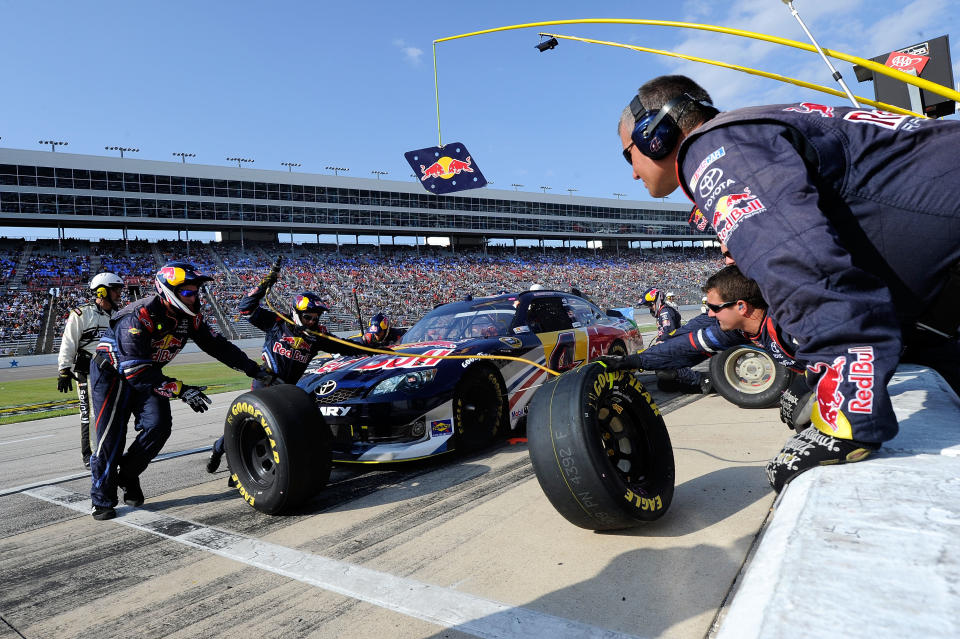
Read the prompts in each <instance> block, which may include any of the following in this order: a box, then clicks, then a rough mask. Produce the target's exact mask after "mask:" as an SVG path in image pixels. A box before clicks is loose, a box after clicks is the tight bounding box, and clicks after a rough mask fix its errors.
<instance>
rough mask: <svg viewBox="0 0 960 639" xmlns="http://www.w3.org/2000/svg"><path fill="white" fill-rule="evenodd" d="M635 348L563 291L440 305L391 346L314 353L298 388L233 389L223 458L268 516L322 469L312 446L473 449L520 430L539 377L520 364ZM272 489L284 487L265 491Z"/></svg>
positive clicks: (577, 360)
mask: <svg viewBox="0 0 960 639" xmlns="http://www.w3.org/2000/svg"><path fill="white" fill-rule="evenodd" d="M614 315H619V313H615V314H614ZM642 346H643V338H642V337H641V335H640V333H639V332H638V331H637V329H636V327H635V326H633V325H632V324H631V323H630V322H629V321H627V320H625V319H623V318H622V317H611V316H607V314H605V313H604V312H603V311H601V310H600V309H599V308H597V307H596V306H594V305H593V304H591V303H590V302H588V301H586V300H584V299H583V298H581V297H577V296H575V295H572V294H570V293H565V292H560V291H550V290H537V291H524V292H521V293H513V294H502V295H496V296H493V297H485V298H476V299H472V300H469V301H462V302H453V303H450V304H444V305H442V306H439V307H437V308H435V309H433V310H432V311H431V312H429V313H428V314H427V315H426V316H425V317H424V318H423V319H421V320H420V321H419V322H417V323H416V324H415V325H414V326H412V327H411V328H410V329H409V330H408V331H407V332H406V333H405V334H404V336H403V338H402V340H401V341H400V343H399V344H397V345H395V346H393V347H392V349H391V350H392V351H394V353H391V354H377V355H372V356H369V357H357V356H342V357H336V358H328V359H325V360H320V361H317V362H316V364H315V365H313V366H312V367H309V368H308V369H307V370H306V372H305V373H304V376H303V377H302V378H301V379H300V381H299V383H298V384H297V387H298V388H295V387H293V386H290V385H287V386H280V387H273V388H267V389H261V390H258V391H251V392H250V393H245V394H244V395H241V396H239V397H238V398H237V399H236V400H235V401H234V403H233V405H232V406H231V409H230V413H229V414H228V416H227V424H226V426H225V429H224V431H225V432H224V435H225V443H226V450H227V459H228V461H229V463H230V468H231V471H232V473H233V479H234V480H235V481H236V482H237V488H238V490H239V491H240V493H241V495H242V496H244V498H245V499H247V501H248V502H249V503H250V504H251V505H253V506H254V507H255V508H257V509H258V510H263V511H264V512H279V511H280V510H283V509H287V508H289V507H291V506H292V505H293V504H294V503H296V502H299V501H302V500H303V499H305V498H306V496H309V495H312V494H314V492H316V490H317V484H319V485H321V486H322V485H323V484H325V483H326V481H327V478H328V477H329V465H327V466H326V469H325V470H324V468H323V467H322V466H323V464H322V463H319V461H318V460H320V459H321V458H322V457H323V453H324V452H325V451H322V450H319V449H318V448H317V447H327V448H328V449H329V457H330V459H331V460H332V461H334V462H343V463H383V462H397V461H405V460H415V459H423V458H426V457H431V456H434V455H440V454H443V453H447V452H450V451H453V450H467V451H469V450H475V449H478V448H480V447H482V446H484V445H486V444H488V443H490V442H491V441H492V440H493V439H494V438H495V437H496V436H498V435H502V434H505V433H507V432H509V431H514V432H519V431H520V430H521V428H522V426H523V424H524V421H525V417H526V414H527V404H528V402H529V401H530V399H531V397H532V396H533V393H534V392H535V390H536V389H537V388H538V387H539V386H540V384H541V383H543V381H545V380H546V378H547V376H548V375H550V374H549V373H548V372H547V371H545V370H543V369H541V368H538V367H536V366H534V365H533V364H531V363H530V362H535V363H537V364H540V365H542V366H544V367H546V368H549V369H551V370H554V371H557V372H563V371H566V370H569V369H572V368H574V367H575V366H577V365H578V364H581V363H584V362H586V361H590V360H594V359H597V358H598V357H600V356H601V355H605V354H608V353H609V354H620V355H625V354H627V353H634V352H636V351H637V350H638V349H640V348H642ZM412 355H417V356H426V357H425V358H422V357H413V356H412ZM445 356H457V359H441V358H442V357H445ZM487 356H499V357H502V358H503V359H494V358H488V357H487ZM522 360H527V361H522ZM298 389H299V390H298ZM310 449H314V450H312V451H311V450H310ZM304 451H307V452H306V453H304ZM295 466H299V467H300V468H299V469H296V470H294V467H295ZM307 467H309V468H307ZM304 483H306V484H310V485H312V492H311V489H304V488H303V487H302V484H304ZM278 485H279V486H282V488H283V491H285V492H284V494H279V495H278V494H276V493H278V492H282V491H278V488H277V486H278ZM308 493H309V495H308Z"/></svg>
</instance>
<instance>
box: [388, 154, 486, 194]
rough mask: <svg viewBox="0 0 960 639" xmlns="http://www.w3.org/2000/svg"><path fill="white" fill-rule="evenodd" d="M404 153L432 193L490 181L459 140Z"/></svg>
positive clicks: (448, 191) (466, 187)
mask: <svg viewBox="0 0 960 639" xmlns="http://www.w3.org/2000/svg"><path fill="white" fill-rule="evenodd" d="M403 156H404V157H405V158H406V159H407V163H408V164H410V168H411V169H413V171H414V173H415V174H416V175H417V176H418V177H419V178H420V184H422V185H423V188H425V189H426V190H427V191H429V192H430V193H435V194H437V195H442V194H444V193H454V192H456V191H464V190H467V189H478V188H480V187H482V186H486V185H487V180H486V178H484V177H483V173H481V172H480V168H479V167H478V166H477V165H476V162H474V160H473V158H472V157H471V156H470V152H469V151H467V147H466V146H464V145H463V144H461V143H459V142H453V143H451V144H446V145H444V146H434V147H429V148H426V149H418V150H416V151H408V152H406V153H404V154H403Z"/></svg>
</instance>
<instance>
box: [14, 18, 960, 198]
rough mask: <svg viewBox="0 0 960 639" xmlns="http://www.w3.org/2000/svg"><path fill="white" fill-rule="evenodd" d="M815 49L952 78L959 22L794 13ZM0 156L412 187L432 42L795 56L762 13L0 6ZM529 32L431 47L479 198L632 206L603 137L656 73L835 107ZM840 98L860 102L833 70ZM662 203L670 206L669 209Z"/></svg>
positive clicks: (749, 61)
mask: <svg viewBox="0 0 960 639" xmlns="http://www.w3.org/2000/svg"><path fill="white" fill-rule="evenodd" d="M794 6H795V7H796V8H797V10H798V11H799V12H800V15H801V16H802V17H803V19H804V21H805V22H806V23H807V25H808V27H809V28H810V29H811V31H812V32H813V34H814V35H815V36H816V37H817V39H818V41H819V42H820V43H821V45H822V46H824V47H828V48H831V49H836V50H838V51H843V52H847V53H852V54H855V55H860V56H863V57H872V56H876V55H880V54H882V53H884V52H886V51H889V50H891V49H894V48H898V47H903V46H906V45H909V44H913V43H914V42H918V41H921V40H924V39H928V38H932V37H936V36H939V35H943V34H950V35H951V36H953V47H952V49H953V50H952V58H953V60H954V63H955V64H954V67H955V68H954V73H955V74H956V75H957V76H958V78H960V50H958V48H957V43H958V42H960V33H958V32H957V31H958V30H957V28H956V27H957V26H958V22H960V18H958V14H960V12H958V11H957V10H956V7H955V5H954V4H953V3H952V2H949V1H948V0H915V1H913V2H910V1H909V0H907V1H900V2H892V1H889V0H831V1H830V2H824V1H821V0H816V1H814V0H796V2H795V3H794ZM0 15H2V16H3V19H2V20H0V30H2V37H0V59H3V60H4V61H5V62H6V64H5V65H4V76H5V77H4V80H5V87H4V88H5V90H4V91H3V94H4V96H3V99H2V100H0V138H2V140H0V145H2V146H5V147H13V148H25V149H40V148H43V147H41V146H40V145H38V144H37V140H40V139H58V140H66V141H68V142H69V147H67V149H64V150H67V151H70V152H74V153H88V154H97V155H104V154H111V153H114V152H108V151H105V150H104V146H108V145H109V146H113V145H120V146H129V147H137V148H139V149H140V153H139V154H136V157H139V158H142V159H151V160H168V161H169V160H171V159H173V158H172V156H171V153H172V152H175V151H185V152H191V153H196V155H197V157H196V158H195V159H193V160H192V161H194V162H197V163H203V164H215V165H216V164H219V165H226V164H228V162H226V160H225V158H226V157H229V156H242V157H247V158H253V159H255V163H254V164H253V166H254V167H256V168H258V169H282V168H283V167H282V166H281V165H280V163H281V162H284V161H286V162H299V163H301V164H302V167H300V168H299V169H298V170H300V171H306V172H311V173H326V172H327V171H325V170H324V167H325V166H327V165H337V166H343V167H349V168H350V171H349V172H348V173H347V174H346V175H349V176H352V177H368V178H369V177H373V175H371V171H373V170H380V171H388V172H389V174H388V175H387V176H384V178H385V179H400V180H410V181H412V178H410V170H409V167H408V166H407V165H406V163H405V161H404V158H403V153H404V151H408V150H411V149H416V148H421V147H425V146H430V145H433V144H436V142H437V120H436V107H435V102H434V77H433V61H432V55H431V45H432V42H433V40H434V39H436V38H441V37H445V36H450V35H455V34H460V33H465V32H471V31H475V30H479V29H485V28H492V27H497V26H504V25H511V24H518V23H526V22H533V21H541V20H561V19H576V18H648V19H659V20H679V21H690V22H699V23H706V24H715V25H721V26H728V27H735V28H742V29H749V30H752V31H760V32H763V33H768V34H771V35H777V36H781V37H785V38H791V39H794V40H800V41H804V42H805V41H806V38H805V36H804V34H803V32H802V30H801V29H800V26H799V25H798V24H797V22H796V21H795V20H794V18H793V17H792V16H791V15H790V12H789V10H788V8H787V6H786V5H784V4H783V3H782V2H779V1H777V0H732V1H731V2H727V3H717V2H709V3H708V2H699V1H692V0H691V1H684V0H680V1H677V2H672V3H654V2H624V1H620V0H610V1H608V2H605V3H602V4H599V3H598V5H597V6H594V7H589V6H588V5H587V3H583V2H570V1H567V0H552V1H550V2H546V1H527V2H516V1H512V2H504V1H500V0H493V1H487V2H476V3H465V2H460V3H457V2H445V3H439V2H438V3H434V4H433V5H427V4H419V3H415V2H414V3H409V2H387V1H382V0H371V1H369V2H364V3H330V2H283V1H275V2H270V3H266V2H250V1H246V0H235V1H231V2H225V1H219V0H208V1H204V2H195V1H191V2H186V1H179V0H166V1H164V2H129V1H126V2H76V1H70V2H46V1H41V0H37V1H35V2H22V1H18V2H14V1H10V0H0ZM552 29H554V30H555V32H557V33H562V34H567V35H575V36H581V37H592V38H598V39H603V40H613V41H619V42H624V43H628V44H639V45H643V46H648V47H653V48H660V49H669V50H674V51H678V52H683V53H688V54H693V55H700V56H703V57H709V58H716V59H719V60H723V61H726V62H733V63H737V64H743V65H746V66H751V67H756V68H760V69H763V70H766V71H771V72H776V73H780V74H783V75H789V76H794V77H799V78H802V79H805V80H808V81H812V82H817V83H818V84H824V85H831V86H834V85H833V82H832V80H831V79H830V77H829V73H828V71H827V69H826V66H825V65H824V64H823V62H822V61H821V60H820V59H819V57H817V56H816V55H815V54H812V53H807V52H801V51H795V50H790V49H785V48H783V47H778V46H775V45H772V44H766V43H761V42H756V41H753V40H747V39H743V38H737V37H733V36H725V35H720V34H711V33H705V32H699V31H691V30H681V29H672V28H665V27H648V26H634V25H570V26H563V27H552ZM537 31H538V29H527V30H520V31H510V32H503V33H497V34H491V35H486V36H481V37H474V38H468V39H463V40H456V41H452V42H447V43H441V44H440V45H438V47H437V51H438V62H439V66H438V73H439V76H438V77H439V89H440V116H441V125H442V131H443V141H444V142H445V143H448V142H455V141H456V142H462V143H464V144H466V145H467V147H468V148H469V149H470V151H471V152H472V154H473V158H474V161H475V162H477V163H479V165H480V167H481V168H482V170H483V172H484V174H485V175H486V177H487V178H488V179H489V180H492V181H493V182H494V183H495V184H494V185H493V188H505V189H512V188H513V187H511V186H510V185H511V184H513V183H518V184H523V185H524V186H523V187H522V188H521V190H526V191H536V192H540V189H539V187H540V186H550V187H551V191H550V193H551V194H554V195H562V196H565V197H566V196H569V193H568V192H567V189H577V191H575V192H574V195H575V196H580V195H584V196H598V197H612V194H613V193H616V192H619V193H625V194H627V197H628V198H631V199H639V200H646V199H649V197H648V196H647V194H646V192H645V190H644V189H643V185H642V183H640V182H634V181H633V180H632V179H631V174H630V171H629V168H628V167H627V166H626V164H625V163H624V162H623V159H622V157H621V156H620V142H619V139H618V138H617V136H616V134H615V128H616V127H615V122H616V120H617V118H618V116H619V113H620V111H621V109H622V108H623V106H624V105H625V104H627V102H629V100H630V98H631V96H632V94H633V92H634V91H635V90H636V88H637V87H638V86H639V85H640V84H642V83H643V82H644V81H645V80H647V79H649V78H651V77H653V76H656V75H660V74H663V73H676V72H679V73H685V74H688V75H691V76H692V77H694V78H695V79H697V80H698V81H700V82H701V84H703V85H704V86H705V87H706V88H707V90H708V91H710V92H711V93H712V95H713V97H714V101H715V103H716V104H717V106H718V107H720V108H721V109H725V110H726V109H731V108H736V107H741V106H746V105H749V104H759V103H769V102H788V101H795V100H801V99H803V100H810V99H815V100H818V101H825V102H826V103H828V104H842V103H843V101H842V100H840V99H839V98H834V97H832V96H826V95H822V94H819V93H813V92H811V91H808V90H804V89H800V88H796V87H793V86H789V85H785V84H780V83H777V82H774V81H771V80H765V79H761V78H755V77H752V76H748V75H745V74H742V73H738V72H734V71H726V70H720V69H716V68H714V67H707V66H704V65H697V64H693V63H684V62H678V61H674V60H672V59H669V58H666V57H662V56H654V55H650V54H641V53H635V52H631V51H626V50H622V49H615V48H612V47H604V46H598V45H590V44H583V43H577V42H561V44H560V46H559V47H558V48H557V49H555V50H553V51H550V52H547V53H543V54H540V53H538V52H537V51H536V50H535V49H534V48H533V47H534V45H535V44H536V43H537V42H538V41H539V38H538V37H537ZM835 64H836V65H837V67H838V69H839V70H840V71H841V72H842V73H843V76H844V78H845V79H846V81H847V83H848V84H849V85H850V87H851V89H853V91H854V93H857V94H859V95H863V96H866V97H873V89H872V85H871V84H870V83H865V84H859V83H857V81H856V78H855V76H854V74H853V71H852V69H851V67H850V65H849V64H847V63H843V62H840V61H836V62H835ZM670 201H677V202H680V201H682V199H681V196H680V195H679V194H674V195H673V196H671V198H670Z"/></svg>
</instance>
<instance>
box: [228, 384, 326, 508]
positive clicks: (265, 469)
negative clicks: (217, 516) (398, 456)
mask: <svg viewBox="0 0 960 639" xmlns="http://www.w3.org/2000/svg"><path fill="white" fill-rule="evenodd" d="M223 437H224V448H225V449H226V452H227V463H228V464H229V465H230V472H231V477H232V478H233V480H234V481H235V482H236V484H237V491H238V492H239V493H240V496H241V497H243V499H244V500H245V501H246V502H247V503H248V504H250V505H251V506H253V507H254V508H255V509H257V510H259V511H260V512H262V513H266V514H268V515H275V514H279V513H283V512H286V511H289V510H291V509H293V508H296V507H297V506H299V505H300V504H302V503H303V502H304V501H306V500H307V499H309V498H310V497H313V496H314V495H315V494H317V492H319V491H320V490H321V489H322V488H323V487H324V486H326V485H327V481H328V480H329V479H330V466H331V462H330V443H331V440H332V434H331V432H330V427H329V426H327V424H326V423H324V421H323V418H322V417H321V416H320V413H319V412H318V411H317V407H316V406H315V405H314V403H313V401H312V400H311V399H310V396H309V395H307V393H306V392H304V391H303V389H301V388H300V387H298V386H294V385H292V384H281V385H279V386H270V387H268V388H260V389H257V390H252V391H250V392H248V393H244V394H243V395H240V396H238V397H237V398H236V399H235V400H233V403H232V404H230V409H229V411H227V418H226V422H225V423H224V429H223Z"/></svg>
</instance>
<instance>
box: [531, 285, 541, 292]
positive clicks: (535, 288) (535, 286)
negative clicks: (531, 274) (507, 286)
mask: <svg viewBox="0 0 960 639" xmlns="http://www.w3.org/2000/svg"><path fill="white" fill-rule="evenodd" d="M530 290H531V291H542V290H543V285H542V284H531V285H530Z"/></svg>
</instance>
